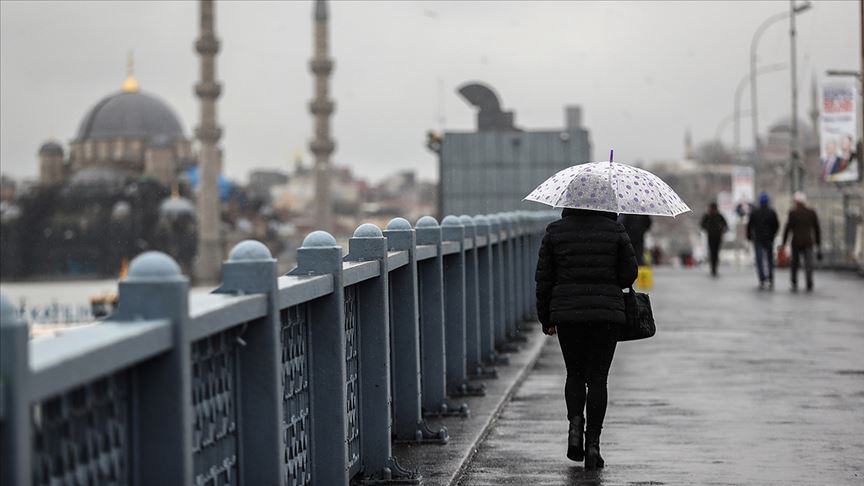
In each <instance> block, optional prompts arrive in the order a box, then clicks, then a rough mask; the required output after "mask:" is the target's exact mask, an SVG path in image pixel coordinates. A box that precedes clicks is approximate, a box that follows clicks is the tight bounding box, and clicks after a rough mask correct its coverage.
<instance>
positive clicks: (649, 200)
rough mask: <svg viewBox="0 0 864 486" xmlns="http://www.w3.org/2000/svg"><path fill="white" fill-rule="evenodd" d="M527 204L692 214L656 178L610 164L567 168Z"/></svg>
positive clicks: (631, 212) (533, 192)
mask: <svg viewBox="0 0 864 486" xmlns="http://www.w3.org/2000/svg"><path fill="white" fill-rule="evenodd" d="M610 158H611V157H610ZM525 200H526V201H535V202H539V203H543V204H547V205H549V206H552V207H555V208H576V209H594V210H597V211H609V212H612V213H627V214H650V215H654V216H676V215H679V214H681V213H686V212H687V211H690V208H689V207H688V206H687V205H686V204H684V201H682V200H681V198H680V197H679V196H678V194H675V191H673V190H672V188H671V187H669V185H668V184H666V183H665V182H663V181H662V180H661V179H660V178H659V177H657V176H656V175H654V174H652V173H650V172H648V171H646V170H642V169H639V168H636V167H631V166H629V165H624V164H619V163H617V162H611V161H606V162H589V163H586V164H580V165H574V166H572V167H568V168H566V169H564V170H562V171H560V172H558V173H556V174H555V175H553V176H552V177H550V178H548V179H546V182H544V183H543V184H540V185H539V186H537V188H536V189H534V190H533V191H531V194H528V196H526V197H525Z"/></svg>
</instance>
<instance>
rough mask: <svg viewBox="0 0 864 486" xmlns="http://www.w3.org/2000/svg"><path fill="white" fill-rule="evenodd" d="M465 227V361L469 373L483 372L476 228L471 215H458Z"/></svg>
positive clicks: (478, 374) (480, 373) (479, 373)
mask: <svg viewBox="0 0 864 486" xmlns="http://www.w3.org/2000/svg"><path fill="white" fill-rule="evenodd" d="M459 222H461V223H462V226H463V227H464V228H465V238H464V240H463V247H464V248H465V361H466V367H467V370H468V374H469V375H475V376H480V375H482V374H483V360H482V358H481V355H480V298H479V292H480V290H479V283H480V281H479V276H478V273H477V238H476V236H477V230H476V227H475V225H474V220H473V219H472V218H471V216H468V215H465V214H463V215H462V216H459Z"/></svg>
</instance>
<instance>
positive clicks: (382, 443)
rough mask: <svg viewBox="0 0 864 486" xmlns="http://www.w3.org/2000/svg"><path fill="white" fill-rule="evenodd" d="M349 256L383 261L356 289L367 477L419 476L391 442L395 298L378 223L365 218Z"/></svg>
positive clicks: (362, 444)
mask: <svg viewBox="0 0 864 486" xmlns="http://www.w3.org/2000/svg"><path fill="white" fill-rule="evenodd" d="M344 260H345V261H347V262H365V261H376V262H378V268H379V272H378V273H379V274H378V277H376V278H372V279H370V280H367V281H365V282H362V283H360V284H358V285H359V288H358V290H357V326H358V329H357V333H358V340H359V347H360V356H359V358H360V376H359V380H360V431H361V434H360V450H361V454H360V461H361V470H362V473H361V475H362V480H366V481H369V480H371V481H379V482H380V481H389V480H394V479H397V478H398V479H399V480H402V481H404V480H419V479H420V478H419V474H418V473H417V472H416V471H408V470H405V469H403V468H402V467H400V466H399V464H398V463H397V462H396V460H395V459H394V458H393V454H392V449H391V446H390V435H391V426H390V403H391V394H390V302H389V279H388V277H389V268H388V258H387V239H386V238H384V235H383V234H382V233H381V230H380V229H378V227H377V226H375V225H372V224H363V225H361V226H360V227H358V228H357V229H356V230H355V231H354V236H353V237H352V238H351V239H350V240H349V242H348V255H346V256H345V259H344Z"/></svg>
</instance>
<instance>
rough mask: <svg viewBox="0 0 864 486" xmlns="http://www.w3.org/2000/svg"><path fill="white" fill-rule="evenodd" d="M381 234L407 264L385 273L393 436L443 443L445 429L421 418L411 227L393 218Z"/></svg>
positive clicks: (416, 299)
mask: <svg viewBox="0 0 864 486" xmlns="http://www.w3.org/2000/svg"><path fill="white" fill-rule="evenodd" d="M384 236H385V237H386V238H387V247H388V248H387V249H388V250H390V251H404V252H406V253H407V254H408V264H407V265H405V266H403V267H401V268H397V269H394V270H392V271H390V276H389V282H390V299H389V301H390V322H391V326H390V342H391V344H392V346H391V353H390V355H391V364H392V366H391V368H390V371H391V375H392V385H393V386H392V392H393V393H392V394H393V436H394V438H395V439H396V440H397V441H414V442H436V443H444V442H447V440H448V434H447V429H446V428H444V427H442V428H441V429H439V430H438V431H437V432H434V431H432V430H431V429H429V427H428V426H427V425H426V422H425V420H423V412H422V402H421V400H422V388H421V379H420V369H421V368H420V313H419V308H418V307H419V302H418V296H417V292H418V289H417V287H418V285H417V278H418V273H417V254H416V246H417V240H416V235H415V232H414V228H412V227H411V223H409V222H408V221H407V220H405V219H402V218H395V219H393V220H391V221H390V222H389V223H388V224H387V228H386V229H385V230H384ZM394 350H398V352H395V351H394Z"/></svg>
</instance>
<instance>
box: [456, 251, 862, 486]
mask: <svg viewBox="0 0 864 486" xmlns="http://www.w3.org/2000/svg"><path fill="white" fill-rule="evenodd" d="M788 278H789V275H788V272H783V271H780V272H779V273H778V275H777V289H776V290H774V291H773V292H769V291H759V290H758V289H757V286H756V276H755V272H754V271H752V270H745V269H731V268H721V275H720V277H719V278H717V279H712V278H710V277H708V276H707V275H705V273H704V272H703V271H700V270H673V269H658V270H655V273H654V284H655V285H654V288H653V289H652V290H650V291H649V294H650V295H651V300H652V304H653V308H654V314H655V319H656V322H657V334H656V335H655V336H654V337H653V338H651V339H648V340H644V341H636V342H627V343H620V344H619V345H618V348H617V351H616V355H615V360H614V361H613V363H612V369H611V372H610V376H609V408H608V411H607V415H606V422H605V424H604V431H603V436H602V438H601V451H602V453H603V457H604V459H605V460H606V468H605V469H603V470H600V471H596V472H595V471H585V470H584V469H583V465H582V464H581V463H575V462H572V461H569V460H568V459H567V458H566V457H565V450H566V441H567V437H566V434H567V419H566V413H565V406H564V397H563V388H564V378H565V371H564V361H563V358H562V357H561V352H560V348H559V345H558V342H557V338H555V337H549V338H546V341H545V344H544V347H543V349H542V351H541V354H540V357H539V359H537V361H536V363H535V364H534V366H533V369H532V370H531V371H530V373H528V374H527V376H526V377H525V379H524V381H523V382H522V383H521V384H520V385H519V386H518V388H517V389H516V390H515V393H514V394H513V396H512V399H511V400H510V401H509V402H508V403H507V404H506V405H505V406H504V407H503V408H502V410H501V413H500V415H499V416H498V417H497V419H496V420H495V421H494V425H493V426H492V427H491V429H490V430H489V431H488V435H487V436H486V438H485V440H483V441H482V442H481V443H480V445H479V447H478V451H477V453H476V455H475V456H474V458H473V460H472V461H471V462H470V464H468V465H467V467H466V468H465V469H464V471H463V473H462V474H461V475H459V476H458V477H457V478H456V482H457V484H462V485H472V486H474V485H476V486H481V485H495V486H502V485H532V486H535V485H536V486H540V485H661V484H662V485H672V484H675V485H720V484H722V485H726V484H746V485H761V484H765V485H792V484H794V485H846V484H849V485H864V279H862V278H860V277H857V276H855V275H853V274H843V273H833V272H828V271H824V272H817V273H816V279H815V280H816V289H815V291H814V292H813V293H804V292H801V293H797V294H793V293H791V292H790V291H789V286H788Z"/></svg>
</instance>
